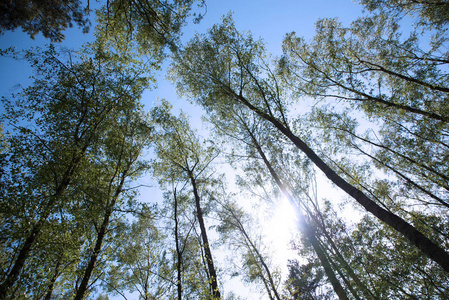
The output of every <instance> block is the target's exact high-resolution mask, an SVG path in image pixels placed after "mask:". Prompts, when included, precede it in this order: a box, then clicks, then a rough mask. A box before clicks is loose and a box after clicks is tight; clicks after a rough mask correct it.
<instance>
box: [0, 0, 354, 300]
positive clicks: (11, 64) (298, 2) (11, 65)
mask: <svg viewBox="0 0 449 300" xmlns="http://www.w3.org/2000/svg"><path fill="white" fill-rule="evenodd" d="M103 2H105V1H103ZM103 2H101V4H103ZM206 4H207V13H206V15H205V17H204V19H203V20H202V21H201V23H200V24H198V25H197V24H193V23H192V22H190V24H188V26H187V27H185V28H184V30H183V32H184V35H183V38H182V40H183V41H184V42H187V41H188V40H189V39H190V38H191V37H192V36H193V34H194V33H195V32H199V33H205V32H206V31H207V29H208V28H210V27H211V26H212V25H213V24H216V23H219V22H220V21H221V17H222V16H224V15H226V14H228V13H229V12H230V11H232V12H233V18H234V21H235V23H236V27H237V29H238V30H245V31H251V33H252V34H253V36H254V37H255V38H262V39H263V40H264V41H265V42H266V44H267V49H268V52H269V53H271V54H272V55H274V56H280V55H281V54H282V49H281V46H282V40H283V38H284V35H285V34H286V33H289V32H292V31H295V32H296V33H297V35H298V36H302V37H305V38H306V39H311V38H312V37H313V35H314V31H315V28H314V25H315V22H316V21H317V20H318V19H320V18H338V19H339V20H340V21H341V22H343V24H345V25H349V23H350V22H351V21H354V20H355V19H356V18H357V17H358V16H360V15H361V14H362V7H361V6H360V5H358V4H357V3H354V2H352V1H351V0H206ZM98 5H99V4H97V3H94V0H91V6H98ZM94 18H95V15H94V14H92V15H91V20H94ZM92 33H93V28H91V31H90V33H89V34H82V32H81V30H80V29H78V28H71V29H69V30H67V31H66V32H65V35H66V39H65V40H64V41H63V42H62V43H61V46H64V47H68V48H73V49H77V48H79V47H80V46H81V45H82V44H83V43H85V42H89V41H93V34H92ZM48 43H49V41H48V40H46V39H44V38H43V37H42V36H41V35H38V36H36V37H35V39H34V40H32V39H31V38H30V37H29V36H28V35H27V34H24V33H23V32H21V31H20V29H19V30H17V31H15V32H7V33H5V34H4V35H3V36H0V49H6V48H8V47H11V46H14V47H16V49H17V50H20V49H30V48H31V47H36V46H39V47H44V46H45V45H46V44H48ZM168 64H169V62H166V63H165V64H164V65H165V66H168ZM164 71H165V70H163V71H162V72H161V73H160V76H158V78H157V79H158V83H157V85H158V88H157V89H155V90H151V91H147V92H145V94H144V98H143V103H144V104H145V105H146V107H147V108H149V107H151V106H152V103H154V102H156V100H157V98H165V99H167V100H170V101H171V102H172V104H173V105H174V107H175V108H182V109H183V110H184V111H186V112H187V113H188V114H189V115H190V116H191V119H192V122H193V124H192V127H195V128H198V129H200V128H201V127H202V126H201V123H200V116H201V110H199V109H198V108H195V107H194V106H193V105H191V104H189V103H188V102H187V101H186V100H185V99H179V98H178V97H177V95H176V91H175V89H174V86H173V85H172V84H171V83H170V82H169V81H167V80H165V78H164V76H165V74H164ZM31 75H32V70H31V68H30V67H29V66H28V63H27V62H26V61H17V60H14V59H11V58H8V57H0V97H10V95H11V93H16V92H19V91H20V86H23V87H26V86H27V85H29V84H30V83H31V82H30V80H29V76H31ZM0 110H1V108H0ZM152 196H154V195H152ZM235 289H237V290H238V289H239V288H235ZM237 294H241V295H244V296H246V297H248V299H259V297H258V296H257V297H256V296H254V297H252V296H249V294H248V292H241V293H240V292H239V291H237Z"/></svg>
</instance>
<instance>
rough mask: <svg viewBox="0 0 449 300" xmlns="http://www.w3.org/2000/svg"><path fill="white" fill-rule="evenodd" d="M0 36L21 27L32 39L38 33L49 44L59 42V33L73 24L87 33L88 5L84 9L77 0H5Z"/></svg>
mask: <svg viewBox="0 0 449 300" xmlns="http://www.w3.org/2000/svg"><path fill="white" fill-rule="evenodd" d="M0 12H1V14H0V34H3V33H4V32H5V31H6V30H15V29H17V28H18V27H22V30H23V31H24V32H26V33H27V34H28V35H29V36H30V37H31V38H34V36H35V35H36V34H38V33H42V34H43V36H44V37H46V38H49V39H50V40H51V41H52V42H61V41H62V40H63V39H64V37H65V36H64V34H63V33H62V32H63V31H64V30H65V29H66V28H67V27H72V26H73V23H76V24H77V25H78V26H79V27H80V28H82V29H83V33H87V32H88V31H89V26H90V21H89V19H88V18H87V16H88V15H89V12H90V9H89V4H88V5H87V6H86V7H83V6H82V4H81V1H80V0H6V1H2V2H1V3H0Z"/></svg>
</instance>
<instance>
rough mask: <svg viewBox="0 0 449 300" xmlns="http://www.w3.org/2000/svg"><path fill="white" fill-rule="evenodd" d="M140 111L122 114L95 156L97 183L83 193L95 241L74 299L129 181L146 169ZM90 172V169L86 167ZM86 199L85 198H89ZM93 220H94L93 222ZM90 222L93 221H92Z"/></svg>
mask: <svg viewBox="0 0 449 300" xmlns="http://www.w3.org/2000/svg"><path fill="white" fill-rule="evenodd" d="M142 114H143V112H142V111H139V110H138V109H136V108H133V109H132V110H131V111H125V112H124V114H123V116H121V118H119V119H118V120H117V121H116V122H117V123H116V124H115V125H114V127H112V128H110V130H109V131H108V132H106V133H105V137H104V148H103V152H104V157H101V156H100V157H96V158H95V159H96V160H97V163H98V164H99V166H98V170H99V172H98V174H96V177H97V178H99V179H100V180H99V181H94V182H93V183H94V184H95V185H94V186H90V189H88V190H87V191H85V192H86V194H87V195H88V196H90V197H92V199H90V201H92V202H93V205H92V206H93V208H94V209H95V210H97V211H100V212H101V213H100V216H99V217H100V218H99V220H98V221H99V223H100V224H101V225H100V226H99V228H98V229H97V236H96V241H95V245H94V247H93V249H89V250H90V251H91V254H90V257H89V259H88V263H87V266H86V268H85V270H84V275H83V277H82V280H81V283H80V285H79V286H78V288H77V290H76V295H75V298H74V299H75V300H82V299H84V297H85V295H86V293H87V290H88V285H89V280H90V278H91V276H92V274H93V271H94V268H95V267H96V263H97V261H98V259H99V257H100V254H101V252H103V249H102V247H103V243H104V240H105V239H106V236H107V232H108V230H109V227H110V224H111V222H112V220H111V219H112V218H113V213H114V210H115V209H116V208H117V207H119V206H120V204H121V203H123V202H125V203H126V201H125V200H126V193H125V191H126V188H127V187H129V182H130V180H132V179H135V178H137V177H138V176H139V175H141V174H142V173H143V172H144V171H145V170H146V169H147V168H148V166H147V165H146V164H145V163H144V162H143V161H141V160H140V157H141V156H142V153H143V150H144V149H145V147H146V146H147V145H148V144H149V141H150V139H151V132H150V131H151V130H149V128H148V127H147V124H146V123H145V121H144V120H142ZM89 171H90V172H93V171H94V170H93V168H90V170H89ZM90 197H89V198H90ZM95 221H96V220H95ZM95 221H94V222H95Z"/></svg>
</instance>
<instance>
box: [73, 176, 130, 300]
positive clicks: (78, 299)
mask: <svg viewBox="0 0 449 300" xmlns="http://www.w3.org/2000/svg"><path fill="white" fill-rule="evenodd" d="M126 176H127V172H126V171H124V172H123V173H122V177H121V179H120V183H119V185H118V187H117V188H116V190H115V193H114V195H112V199H111V202H110V203H109V205H108V206H107V207H106V212H105V215H104V218H103V222H102V224H101V227H100V230H99V232H98V234H97V241H96V242H95V247H94V250H93V252H92V254H91V256H90V259H89V263H88V264H87V267H86V270H85V272H84V275H83V279H82V280H81V284H80V285H79V287H78V289H77V291H76V295H75V298H74V300H83V299H84V297H85V295H86V292H87V289H88V285H89V280H90V277H91V276H92V273H93V271H94V268H95V264H96V262H97V260H98V256H99V255H100V252H101V248H102V246H103V240H104V238H105V236H106V231H107V229H108V226H109V223H110V218H111V215H112V212H113V211H114V207H115V203H116V202H117V199H118V197H119V195H120V193H121V192H122V189H123V185H124V183H125V178H126ZM111 182H112V181H111Z"/></svg>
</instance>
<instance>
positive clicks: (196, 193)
mask: <svg viewBox="0 0 449 300" xmlns="http://www.w3.org/2000/svg"><path fill="white" fill-rule="evenodd" d="M151 114H152V117H153V120H154V122H155V123H156V124H159V125H160V126H161V129H162V130H161V133H160V136H159V137H158V138H157V141H156V145H155V150H156V155H157V158H158V159H157V160H156V161H155V163H154V170H155V175H156V176H157V177H159V178H161V179H162V181H164V179H165V180H167V179H171V180H175V179H176V180H177V181H179V182H185V183H188V184H189V186H190V189H191V190H190V191H191V196H192V198H193V204H194V207H195V215H196V216H195V217H196V219H197V220H198V224H199V226H200V236H201V241H202V247H203V249H204V256H205V265H206V267H207V270H208V275H209V284H210V294H211V296H212V297H213V298H217V299H218V298H220V297H221V296H220V291H219V288H218V279H217V272H216V269H215V265H214V261H213V257H212V252H211V248H210V244H209V238H208V235H207V231H206V225H205V222H204V208H203V205H204V204H203V203H202V202H203V201H204V200H203V201H202V199H201V195H202V194H204V191H205V189H207V182H208V181H210V178H209V176H210V173H209V172H210V168H211V167H210V164H211V163H212V161H213V160H214V158H216V157H217V155H218V151H217V149H215V148H213V147H207V148H203V146H202V145H201V142H200V140H199V139H198V137H196V136H195V134H194V132H193V131H192V130H191V129H190V128H189V124H188V122H187V119H186V117H185V116H184V115H181V116H180V117H179V118H177V117H174V116H173V115H171V114H170V105H169V104H168V103H167V102H163V103H162V105H161V106H159V107H156V108H155V109H153V110H152V113H151Z"/></svg>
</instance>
